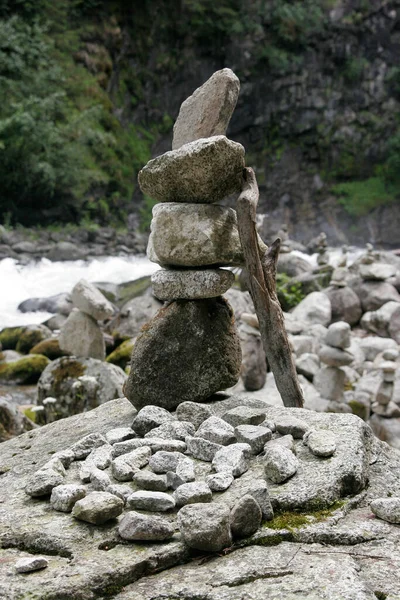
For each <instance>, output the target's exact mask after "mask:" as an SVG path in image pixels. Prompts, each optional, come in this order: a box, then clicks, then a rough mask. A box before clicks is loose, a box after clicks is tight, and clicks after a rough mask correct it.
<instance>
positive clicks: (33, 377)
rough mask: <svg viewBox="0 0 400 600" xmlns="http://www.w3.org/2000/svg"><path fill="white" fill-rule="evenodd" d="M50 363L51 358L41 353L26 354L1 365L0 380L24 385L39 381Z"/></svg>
mask: <svg viewBox="0 0 400 600" xmlns="http://www.w3.org/2000/svg"><path fill="white" fill-rule="evenodd" d="M48 364H50V361H49V359H48V358H47V357H46V356H42V355H41V354H31V355H29V356H24V357H23V358H21V359H20V360H16V361H15V362H12V363H8V364H5V365H0V381H10V382H16V383H21V384H23V385H27V384H31V383H37V381H38V380H39V377H40V375H41V374H42V373H43V371H44V370H45V368H46V367H47V365H48Z"/></svg>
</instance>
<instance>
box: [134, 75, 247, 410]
mask: <svg viewBox="0 0 400 600" xmlns="http://www.w3.org/2000/svg"><path fill="white" fill-rule="evenodd" d="M239 87H240V85H239V80H238V78H237V77H236V75H235V74H234V73H233V72H232V71H231V70H230V69H223V70H221V71H218V72H216V73H214V75H213V76H212V77H211V78H210V79H209V80H208V81H207V82H206V83H205V84H204V85H203V86H201V87H200V88H198V89H197V90H196V91H195V92H194V94H193V95H192V96H191V97H189V98H188V99H187V100H186V101H185V102H184V103H183V104H182V106H181V109H180V112H179V116H178V119H177V121H176V123H175V126H174V136H173V143H172V148H173V149H172V151H170V152H166V153H165V154H163V155H161V156H158V157H157V158H155V159H153V160H151V161H150V162H149V163H148V164H147V165H146V166H145V167H144V168H143V169H142V170H141V171H140V173H139V184H140V187H141V189H142V191H143V193H144V194H147V195H148V196H150V197H152V198H154V199H155V200H157V201H158V204H156V206H155V207H154V209H153V220H152V223H151V235H150V239H149V245H148V250H147V253H148V256H149V258H150V260H152V261H153V262H157V263H158V264H160V265H161V266H162V269H161V270H160V271H158V272H156V273H155V274H154V275H153V276H152V284H153V292H154V295H155V296H156V297H157V298H159V299H160V300H164V301H168V304H167V305H166V306H165V307H164V308H162V309H161V310H160V311H159V312H158V313H157V315H156V316H155V317H154V318H153V319H152V320H151V321H150V322H149V323H148V324H147V325H146V326H145V328H144V331H143V332H142V333H141V335H139V337H138V339H137V341H136V343H135V346H134V349H133V353H132V360H131V371H130V375H129V378H128V381H127V383H126V385H125V395H126V397H127V398H128V399H129V400H130V401H131V402H132V404H133V405H134V406H135V407H136V408H141V407H143V406H145V405H149V404H153V405H158V406H162V407H164V408H166V409H169V410H173V409H174V408H176V406H177V405H178V404H179V403H181V402H183V401H185V400H192V401H200V402H201V401H203V400H205V399H206V398H208V397H209V396H211V395H212V394H213V393H215V392H217V391H219V390H223V389H226V388H229V387H231V386H233V385H235V384H236V383H237V381H238V379H239V375H240V365H241V350H240V341H239V338H238V336H237V333H236V329H235V326H234V324H233V318H232V310H231V308H230V306H229V305H228V303H227V302H226V301H225V300H224V299H223V298H222V297H221V296H222V294H223V293H225V292H226V291H227V290H228V289H229V287H230V286H231V285H232V283H233V281H234V275H233V273H232V272H230V271H228V270H223V269H220V268H219V267H221V266H233V265H240V264H242V262H243V256H242V250H241V245H240V240H239V234H238V229H237V219H236V212H235V211H234V210H233V209H231V208H227V207H224V206H219V205H218V204H216V202H218V201H221V200H222V199H223V198H225V197H226V196H228V195H229V194H234V193H237V192H239V191H240V190H241V183H242V173H243V168H244V165H245V162H244V148H243V146H241V144H238V143H236V142H232V141H231V140H229V139H228V138H227V137H226V136H225V132H226V128H227V126H228V123H229V120H230V118H231V115H232V113H233V110H234V108H235V105H236V102H237V98H238V95H239Z"/></svg>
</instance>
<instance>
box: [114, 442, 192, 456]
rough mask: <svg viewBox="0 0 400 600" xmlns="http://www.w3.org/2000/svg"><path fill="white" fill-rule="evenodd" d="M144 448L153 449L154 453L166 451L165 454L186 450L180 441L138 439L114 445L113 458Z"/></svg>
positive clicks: (183, 443)
mask: <svg viewBox="0 0 400 600" xmlns="http://www.w3.org/2000/svg"><path fill="white" fill-rule="evenodd" d="M143 446H148V447H149V448H151V451H152V452H153V453H154V452H159V451H160V450H164V451H165V452H185V450H186V444H185V442H181V441H179V440H165V439H163V438H155V437H148V438H136V439H133V440H127V441H126V442H117V443H116V444H114V446H113V454H112V455H113V458H116V457H117V456H121V455H122V454H127V453H128V452H131V451H132V450H136V448H142V447H143Z"/></svg>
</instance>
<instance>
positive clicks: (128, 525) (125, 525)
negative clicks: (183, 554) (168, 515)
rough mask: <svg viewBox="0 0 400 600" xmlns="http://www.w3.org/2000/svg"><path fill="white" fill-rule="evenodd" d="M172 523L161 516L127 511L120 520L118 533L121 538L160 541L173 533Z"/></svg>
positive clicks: (168, 537)
mask: <svg viewBox="0 0 400 600" xmlns="http://www.w3.org/2000/svg"><path fill="white" fill-rule="evenodd" d="M174 529H175V528H174V525H173V523H169V522H168V521H166V520H165V519H162V518H161V517H156V516H153V515H142V514H141V513H137V512H135V511H131V512H128V513H126V514H125V515H124V517H123V519H122V520H121V522H120V524H119V527H118V533H119V535H120V536H121V538H122V539H123V540H128V541H138V542H139V541H142V542H162V541H164V540H168V539H170V538H171V537H172V536H173V535H174Z"/></svg>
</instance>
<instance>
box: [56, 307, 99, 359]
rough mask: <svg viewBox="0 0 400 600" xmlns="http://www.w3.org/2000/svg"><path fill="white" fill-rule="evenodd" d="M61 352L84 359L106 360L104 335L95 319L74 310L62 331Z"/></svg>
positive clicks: (60, 338) (60, 339)
mask: <svg viewBox="0 0 400 600" xmlns="http://www.w3.org/2000/svg"><path fill="white" fill-rule="evenodd" d="M59 344H60V348H61V350H65V351H66V352H67V353H68V354H73V355H74V356H79V357H84V358H97V359H99V360H104V359H105V357H106V348H105V343H104V338H103V334H102V332H101V329H100V327H99V326H98V324H97V322H96V321H95V319H93V317H90V316H89V315H87V314H86V313H83V312H81V311H80V310H77V309H74V310H73V311H72V312H71V314H70V315H69V317H68V319H67V320H66V321H65V323H64V325H63V326H62V328H61V331H60V337H59Z"/></svg>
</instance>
